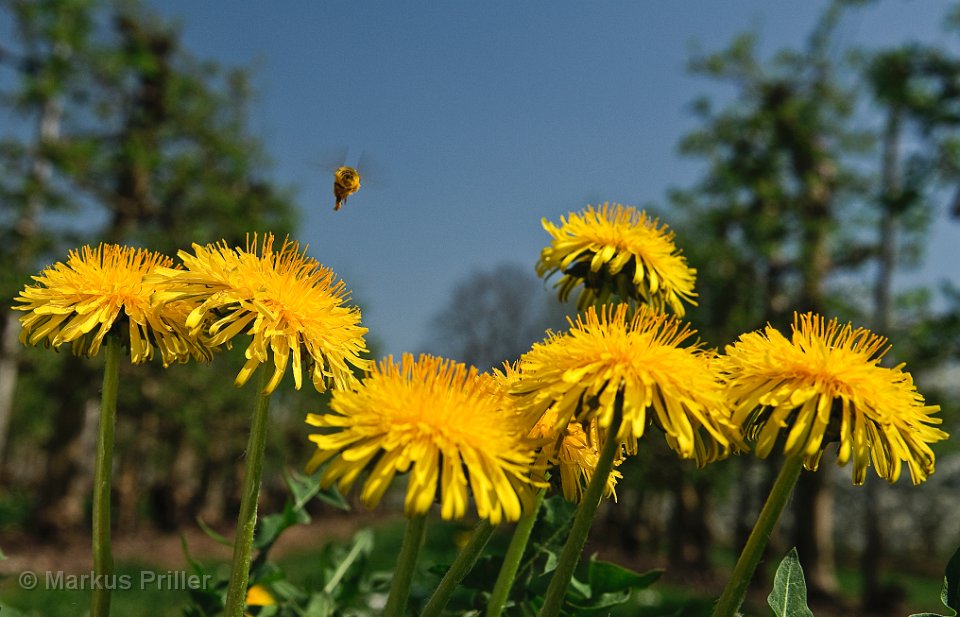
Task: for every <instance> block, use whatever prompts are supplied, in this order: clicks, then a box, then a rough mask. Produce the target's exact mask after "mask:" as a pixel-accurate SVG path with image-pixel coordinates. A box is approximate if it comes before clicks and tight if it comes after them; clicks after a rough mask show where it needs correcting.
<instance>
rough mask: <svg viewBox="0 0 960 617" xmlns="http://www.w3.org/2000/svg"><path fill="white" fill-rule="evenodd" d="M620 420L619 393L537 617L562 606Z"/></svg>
mask: <svg viewBox="0 0 960 617" xmlns="http://www.w3.org/2000/svg"><path fill="white" fill-rule="evenodd" d="M622 421H623V394H622V393H618V394H617V399H616V403H615V407H614V412H613V421H612V422H611V423H610V427H609V428H608V430H607V439H606V441H604V443H603V448H602V449H601V450H600V458H599V460H598V461H597V466H596V468H595V469H594V470H593V476H592V477H591V478H590V483H589V484H588V485H587V490H586V491H584V493H583V497H582V498H581V499H580V506H579V507H578V508H577V515H576V517H575V518H574V519H573V526H572V527H571V528H570V535H569V536H567V543H566V544H564V545H563V551H562V552H561V553H560V559H559V560H558V561H557V569H556V570H554V572H553V576H552V577H551V578H550V584H549V585H548V586H547V595H546V597H545V598H544V601H543V606H542V607H541V608H540V612H539V613H538V614H539V616H540V617H556V616H557V615H559V614H560V608H561V607H562V606H563V600H564V597H565V596H566V595H567V587H568V586H569V585H570V579H571V577H573V571H574V569H576V567H577V562H578V561H580V554H581V553H582V552H583V545H584V544H586V543H587V536H588V535H590V526H591V525H592V524H593V517H594V516H596V514H597V509H598V508H599V507H600V500H601V499H602V498H603V490H604V488H605V487H606V485H607V478H609V477H610V471H611V470H612V469H613V460H614V458H615V457H616V454H617V450H618V449H619V448H620V442H619V441H618V440H617V439H616V437H615V435H616V434H617V432H618V431H619V430H620V424H621V422H622Z"/></svg>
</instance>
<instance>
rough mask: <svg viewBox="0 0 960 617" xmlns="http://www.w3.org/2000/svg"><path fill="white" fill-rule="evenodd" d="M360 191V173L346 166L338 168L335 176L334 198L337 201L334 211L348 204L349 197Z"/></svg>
mask: <svg viewBox="0 0 960 617" xmlns="http://www.w3.org/2000/svg"><path fill="white" fill-rule="evenodd" d="M358 190H360V172H358V171H357V170H356V169H354V168H353V167H347V166H346V165H344V166H342V167H339V168H337V171H335V172H334V174H333V196H334V197H335V198H336V199H337V203H336V205H335V206H334V207H333V209H334V210H339V209H340V208H341V207H342V206H343V204H345V203H347V197H349V196H350V195H353V194H354V193H356V192H357V191H358Z"/></svg>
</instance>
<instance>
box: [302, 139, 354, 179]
mask: <svg viewBox="0 0 960 617" xmlns="http://www.w3.org/2000/svg"><path fill="white" fill-rule="evenodd" d="M348 152H349V148H347V147H346V146H330V147H327V148H323V149H322V150H320V152H319V153H318V156H317V158H315V159H311V161H310V166H311V167H317V168H319V169H322V170H323V171H327V172H330V173H333V172H335V171H337V168H339V167H340V166H341V165H346V164H347V153H348Z"/></svg>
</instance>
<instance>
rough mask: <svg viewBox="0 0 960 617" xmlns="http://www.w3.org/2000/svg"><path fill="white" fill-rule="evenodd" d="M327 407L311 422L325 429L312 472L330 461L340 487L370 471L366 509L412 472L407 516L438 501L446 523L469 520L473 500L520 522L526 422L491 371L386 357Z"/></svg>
mask: <svg viewBox="0 0 960 617" xmlns="http://www.w3.org/2000/svg"><path fill="white" fill-rule="evenodd" d="M330 408H331V410H332V412H333V413H328V414H310V415H309V416H308V417H307V423H308V424H311V425H312V426H316V427H320V428H322V429H324V431H325V432H323V433H321V434H315V435H311V436H310V440H311V441H313V442H314V443H315V444H316V445H317V447H318V449H319V450H318V452H317V453H316V454H315V455H314V457H313V459H311V461H310V463H309V464H308V467H307V470H308V472H312V471H313V470H315V469H317V468H318V467H320V466H321V465H323V464H324V463H326V462H327V461H330V462H329V464H328V465H327V467H326V468H325V469H324V471H323V475H322V476H321V482H322V484H323V485H324V486H330V485H332V484H333V483H335V482H336V483H337V484H338V486H339V487H340V489H341V490H343V491H347V490H349V489H350V487H351V486H352V485H353V484H354V483H355V482H356V481H357V479H358V478H359V477H360V475H361V473H362V472H364V471H367V472H368V474H367V478H366V481H365V482H364V485H363V489H362V491H361V494H360V498H361V501H362V502H363V503H364V504H365V505H366V506H367V507H373V506H375V505H376V504H377V503H379V501H380V498H381V497H382V496H383V494H384V492H385V491H386V490H387V488H388V487H389V486H390V484H391V483H392V482H393V479H394V477H395V476H396V474H398V473H408V480H407V491H406V499H405V501H404V510H405V512H406V514H407V516H410V517H412V516H416V515H421V514H425V513H426V512H427V511H428V510H429V509H430V506H431V504H432V503H433V502H434V499H435V498H436V497H439V500H440V513H441V516H442V517H443V518H445V519H455V518H462V517H463V516H464V515H465V514H466V511H467V508H468V498H469V496H470V495H471V494H472V496H473V500H474V502H475V504H476V508H477V514H478V515H479V516H480V517H481V518H486V519H488V520H490V522H492V523H494V524H497V523H498V522H500V521H501V520H504V519H505V520H509V521H515V520H517V519H518V518H519V517H520V514H521V510H522V504H524V503H526V502H527V501H528V500H529V498H530V492H531V489H530V484H529V483H530V474H531V468H532V463H533V461H534V448H533V445H532V443H531V442H530V441H529V440H527V439H526V435H527V434H528V432H529V426H525V425H524V424H523V418H522V417H521V416H520V415H519V414H517V413H516V411H515V410H514V409H513V408H512V406H511V404H510V398H509V396H508V395H507V393H506V392H505V391H504V390H503V389H502V388H500V387H499V385H498V383H497V378H496V377H495V376H493V375H491V374H489V373H483V374H481V373H478V372H477V370H476V369H475V368H472V367H471V368H468V367H467V366H466V365H464V364H461V363H457V362H453V361H450V360H445V359H442V358H438V357H434V356H430V355H421V356H420V357H419V358H418V359H417V360H414V358H413V356H412V355H410V354H404V356H403V357H402V359H401V361H400V362H399V363H396V362H395V361H394V360H393V358H392V357H388V358H386V359H384V360H382V361H381V362H380V363H379V364H377V365H376V366H375V367H374V368H373V369H372V370H371V371H370V373H369V374H368V375H367V376H366V377H365V378H364V379H363V381H362V382H361V383H360V385H358V386H356V387H355V388H352V389H348V390H336V391H334V393H333V398H332V400H331V403H330Z"/></svg>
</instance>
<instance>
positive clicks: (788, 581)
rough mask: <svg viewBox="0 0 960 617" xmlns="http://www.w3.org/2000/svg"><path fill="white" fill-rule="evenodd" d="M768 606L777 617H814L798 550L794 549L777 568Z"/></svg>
mask: <svg viewBox="0 0 960 617" xmlns="http://www.w3.org/2000/svg"><path fill="white" fill-rule="evenodd" d="M767 604H769V605H770V608H772V609H773V614H774V615H776V617H813V612H812V611H811V610H810V607H808V606H807V584H806V583H805V582H804V580H803V568H801V567H800V558H799V557H798V556H797V549H796V548H792V549H790V552H789V553H787V556H786V557H784V558H783V561H781V562H780V565H779V566H778V567H777V574H776V576H775V577H774V579H773V591H771V592H770V595H769V596H767Z"/></svg>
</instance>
